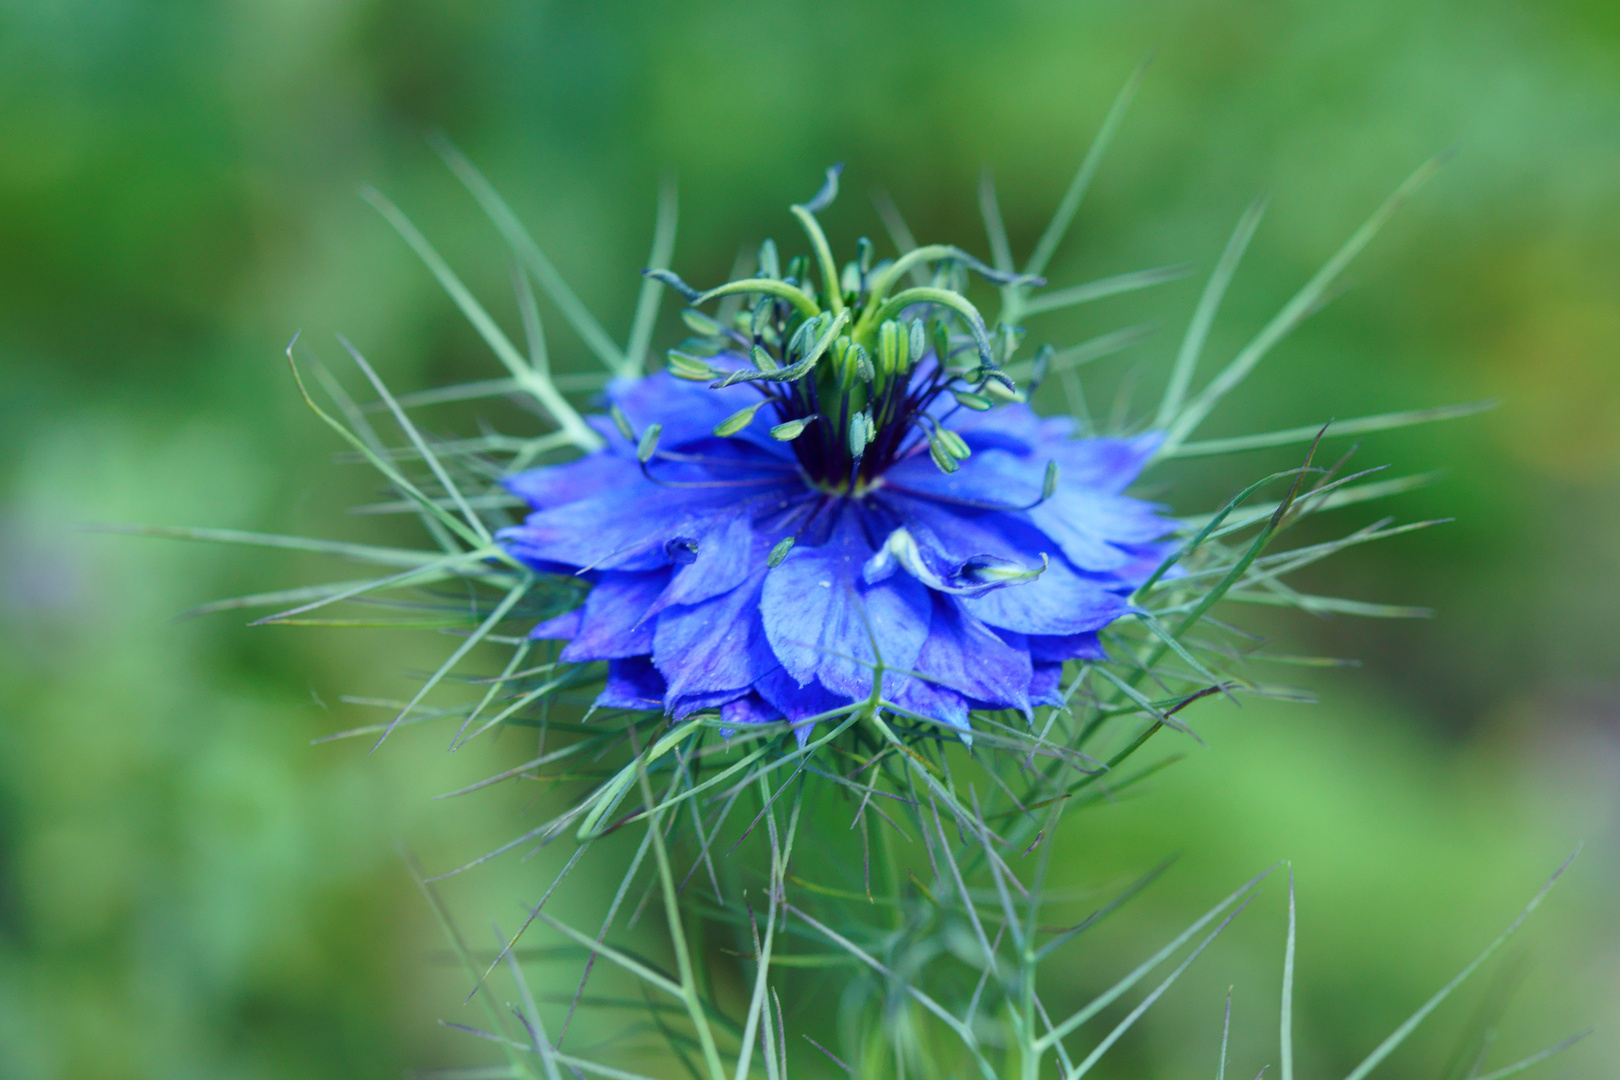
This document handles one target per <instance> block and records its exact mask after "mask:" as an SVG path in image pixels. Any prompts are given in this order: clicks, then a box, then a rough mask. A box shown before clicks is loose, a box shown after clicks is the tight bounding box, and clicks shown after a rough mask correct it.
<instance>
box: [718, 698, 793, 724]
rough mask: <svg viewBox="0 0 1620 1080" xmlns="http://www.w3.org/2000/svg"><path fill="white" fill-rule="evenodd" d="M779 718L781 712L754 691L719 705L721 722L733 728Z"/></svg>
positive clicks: (768, 722)
mask: <svg viewBox="0 0 1620 1080" xmlns="http://www.w3.org/2000/svg"><path fill="white" fill-rule="evenodd" d="M780 719H782V714H781V712H780V711H778V710H777V709H774V708H772V707H771V706H770V705H769V704H767V703H766V701H765V699H764V698H762V697H760V696H759V695H758V694H754V693H750V694H747V695H745V696H743V697H740V698H735V699H733V700H731V701H728V702H726V703H725V704H724V705H722V706H720V720H721V722H722V723H724V724H726V725H728V726H730V727H734V728H740V727H747V726H749V725H750V724H771V723H775V722H776V721H778V720H780Z"/></svg>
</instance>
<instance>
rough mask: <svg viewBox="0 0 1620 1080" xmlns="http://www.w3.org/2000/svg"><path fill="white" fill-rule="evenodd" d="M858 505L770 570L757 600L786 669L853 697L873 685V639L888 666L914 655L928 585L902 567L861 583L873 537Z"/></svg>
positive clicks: (922, 635) (922, 633) (922, 631)
mask: <svg viewBox="0 0 1620 1080" xmlns="http://www.w3.org/2000/svg"><path fill="white" fill-rule="evenodd" d="M857 513H858V512H857V511H856V510H854V509H853V508H847V509H846V510H845V512H844V513H843V514H842V516H841V517H840V518H839V520H838V522H837V523H836V524H835V525H834V527H833V529H832V532H831V534H830V535H829V537H828V538H827V542H826V543H825V544H823V545H822V546H820V547H816V548H803V549H795V550H794V551H793V552H792V553H791V554H790V555H789V556H788V558H787V559H786V561H784V562H783V563H782V565H781V566H778V567H777V568H776V569H775V570H772V571H771V572H770V573H769V574H768V575H767V576H766V578H765V588H764V591H763V597H762V600H763V603H762V605H761V613H762V614H763V616H764V620H765V633H766V636H767V637H768V638H769V640H770V645H771V650H772V651H773V652H774V653H775V654H776V656H777V658H778V659H779V660H780V661H781V662H782V666H783V667H784V668H785V669H787V672H788V674H790V675H792V676H793V678H794V679H796V680H797V681H798V682H799V684H800V685H801V686H802V685H805V684H808V683H809V682H811V681H812V680H815V681H817V682H819V683H820V684H821V685H822V686H823V687H825V688H826V689H828V690H830V691H832V692H833V693H834V694H842V695H844V696H845V697H847V698H849V699H851V700H856V699H860V698H863V697H866V696H867V695H868V694H870V693H871V691H872V672H873V669H874V666H875V665H876V663H877V660H878V653H877V652H875V651H874V650H873V643H874V642H876V643H877V645H878V648H879V649H880V650H881V653H882V659H883V663H884V665H885V666H886V667H888V668H891V669H893V668H899V669H907V668H910V667H911V666H912V665H913V664H914V663H915V662H916V659H917V654H918V652H919V651H921V649H922V647H923V642H924V641H925V640H926V639H927V637H928V622H929V615H930V606H931V605H930V602H929V599H928V597H929V593H928V590H927V589H926V588H924V587H923V585H922V584H920V583H919V582H917V581H916V580H914V579H913V578H910V577H908V576H906V575H903V574H896V575H894V576H892V577H890V578H888V579H887V580H885V581H883V582H881V583H879V584H877V585H873V586H869V587H863V585H862V575H861V569H862V567H863V565H864V564H865V563H866V561H867V560H868V559H870V558H871V556H872V544H871V542H870V541H869V540H868V539H867V538H866V535H865V533H864V531H863V529H862V528H861V523H860V521H859V520H858V516H857Z"/></svg>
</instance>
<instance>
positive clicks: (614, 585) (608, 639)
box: [558, 570, 669, 664]
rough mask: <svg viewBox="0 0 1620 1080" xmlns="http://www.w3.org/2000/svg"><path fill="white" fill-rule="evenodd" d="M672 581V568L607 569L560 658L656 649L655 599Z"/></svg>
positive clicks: (579, 658)
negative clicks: (618, 571)
mask: <svg viewBox="0 0 1620 1080" xmlns="http://www.w3.org/2000/svg"><path fill="white" fill-rule="evenodd" d="M668 584H669V571H668V570H659V571H655V572H653V573H650V574H616V573H605V574H603V575H602V576H601V578H600V580H598V581H597V583H596V585H595V586H594V587H592V589H591V591H590V595H589V596H587V597H585V616H584V618H583V619H582V620H581V621H580V627H579V630H578V632H577V633H576V634H575V636H574V640H572V641H570V642H569V643H568V644H567V645H566V646H564V648H563V651H562V652H561V653H559V654H558V659H560V660H563V661H565V662H567V663H570V664H574V663H581V662H584V661H590V660H617V659H622V658H624V657H627V656H641V655H645V654H647V653H650V652H652V647H653V624H652V620H651V619H649V618H648V617H647V614H648V612H649V611H650V610H651V609H652V606H653V602H654V601H656V600H657V599H658V596H659V594H660V593H662V592H663V591H664V589H665V587H666V586H668Z"/></svg>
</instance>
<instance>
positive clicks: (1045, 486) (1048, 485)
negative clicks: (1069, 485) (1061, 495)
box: [1041, 461, 1058, 502]
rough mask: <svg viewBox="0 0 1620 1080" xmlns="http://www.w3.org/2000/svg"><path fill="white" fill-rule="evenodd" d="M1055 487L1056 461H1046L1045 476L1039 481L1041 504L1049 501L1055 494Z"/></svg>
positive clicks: (1056, 484)
mask: <svg viewBox="0 0 1620 1080" xmlns="http://www.w3.org/2000/svg"><path fill="white" fill-rule="evenodd" d="M1057 486H1058V463H1057V462H1056V461H1048V462H1047V463H1046V476H1045V477H1044V478H1043V479H1042V480H1041V502H1045V501H1046V500H1047V499H1050V498H1051V497H1052V496H1053V495H1055V494H1056V493H1057Z"/></svg>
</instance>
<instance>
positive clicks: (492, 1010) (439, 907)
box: [400, 848, 527, 1075]
mask: <svg viewBox="0 0 1620 1080" xmlns="http://www.w3.org/2000/svg"><path fill="white" fill-rule="evenodd" d="M400 855H401V857H402V858H403V860H404V862H405V868H406V870H407V871H408V872H409V873H410V875H411V880H412V881H414V882H416V887H417V889H419V890H420V891H421V893H422V896H423V897H424V898H425V899H426V900H427V903H428V907H429V908H431V909H432V911H433V917H434V918H435V919H436V920H438V923H439V928H440V929H441V930H442V931H443V932H444V936H445V937H446V938H448V939H449V941H450V944H451V947H452V948H454V950H455V953H456V955H457V957H459V958H460V960H461V962H462V966H463V967H465V968H466V969H467V972H468V974H470V975H471V976H472V977H473V986H474V993H477V994H478V999H479V1003H480V1004H481V1005H482V1006H483V1008H484V1012H485V1014H486V1015H487V1016H488V1017H489V1019H490V1024H491V1026H492V1027H493V1028H494V1029H495V1031H496V1032H498V1033H499V1034H498V1035H497V1036H496V1041H497V1042H499V1043H501V1045H502V1049H503V1050H504V1051H505V1053H506V1059H507V1062H508V1064H509V1065H510V1066H511V1068H512V1070H513V1071H514V1072H516V1073H518V1074H519V1075H522V1074H523V1073H524V1072H526V1071H527V1070H526V1069H524V1068H523V1062H522V1059H521V1058H519V1057H518V1056H517V1055H516V1054H515V1053H514V1052H513V1051H514V1049H515V1048H517V1047H520V1046H521V1045H522V1044H520V1043H517V1042H515V1041H513V1040H511V1039H510V1038H508V1037H507V1035H506V1017H505V1015H504V1014H503V1013H502V1011H501V1009H500V1008H499V1006H497V1005H496V1003H495V999H494V995H493V994H491V993H490V992H489V990H488V988H487V987H482V980H481V979H479V977H478V965H477V963H476V962H475V961H474V960H473V955H472V950H470V949H468V948H467V943H466V941H465V940H464V939H463V938H462V936H461V931H460V930H458V929H457V928H456V925H455V923H454V922H452V921H451V919H450V913H449V912H448V911H447V910H446V909H445V906H444V901H443V900H441V899H440V898H439V893H438V890H436V889H434V888H433V885H432V883H431V882H429V881H428V879H427V878H426V877H424V876H423V874H422V868H421V867H420V866H419V865H417V862H416V856H415V855H414V854H412V853H411V851H410V850H409V849H408V848H401V849H400Z"/></svg>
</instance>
